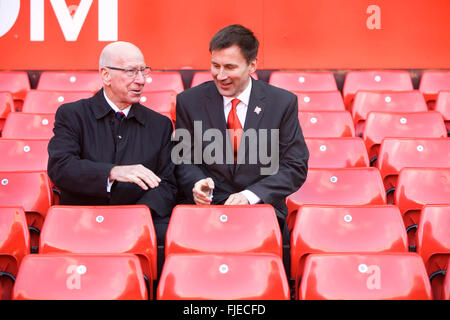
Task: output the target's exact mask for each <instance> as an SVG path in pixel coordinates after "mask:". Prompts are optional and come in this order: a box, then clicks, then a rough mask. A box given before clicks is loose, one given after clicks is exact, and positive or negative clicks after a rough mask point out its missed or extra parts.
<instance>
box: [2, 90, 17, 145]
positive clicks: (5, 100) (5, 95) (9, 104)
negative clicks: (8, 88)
mask: <svg viewBox="0 0 450 320" xmlns="http://www.w3.org/2000/svg"><path fill="white" fill-rule="evenodd" d="M11 112H14V100H13V98H12V95H11V93H9V92H0V136H1V132H2V130H3V126H4V125H5V120H6V117H7V116H8V115H9V114H10V113H11Z"/></svg>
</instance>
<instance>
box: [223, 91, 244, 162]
mask: <svg viewBox="0 0 450 320" xmlns="http://www.w3.org/2000/svg"><path fill="white" fill-rule="evenodd" d="M239 102H240V100H239V99H233V100H231V110H230V113H229V114H228V119H227V128H228V129H230V130H232V131H230V139H231V141H233V143H234V150H233V151H234V162H236V160H237V152H238V149H239V143H240V142H241V136H242V126H241V122H240V121H239V118H238V116H237V112H236V106H237V105H238V104H239Z"/></svg>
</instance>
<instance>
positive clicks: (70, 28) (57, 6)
mask: <svg viewBox="0 0 450 320" xmlns="http://www.w3.org/2000/svg"><path fill="white" fill-rule="evenodd" d="M50 2H51V3H52V6H53V11H55V15H56V18H57V19H58V22H59V25H60V26H61V30H62V32H63V33H64V37H65V38H66V41H76V40H77V38H78V35H79V34H80V30H81V27H82V26H83V24H84V21H85V20H86V16H87V14H88V12H89V9H90V8H91V5H92V0H81V2H80V5H79V6H78V9H77V12H76V13H75V15H74V17H73V18H72V16H71V15H70V11H69V8H68V7H67V5H66V2H65V0H50Z"/></svg>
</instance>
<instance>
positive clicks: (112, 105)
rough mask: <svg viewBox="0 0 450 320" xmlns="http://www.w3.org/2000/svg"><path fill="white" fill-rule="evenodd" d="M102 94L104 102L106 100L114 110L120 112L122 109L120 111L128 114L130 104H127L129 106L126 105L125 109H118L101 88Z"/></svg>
mask: <svg viewBox="0 0 450 320" xmlns="http://www.w3.org/2000/svg"><path fill="white" fill-rule="evenodd" d="M103 95H104V96H105V100H106V102H108V104H109V106H110V107H111V108H112V109H113V110H114V112H120V111H122V112H123V113H124V114H125V116H126V117H127V116H128V112H130V109H131V105H129V106H128V107H126V108H125V109H122V110H120V109H119V108H118V107H117V106H116V105H115V104H114V102H112V101H111V100H110V99H109V98H108V96H107V95H106V92H105V90H103Z"/></svg>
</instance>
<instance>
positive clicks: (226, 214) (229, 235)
mask: <svg viewBox="0 0 450 320" xmlns="http://www.w3.org/2000/svg"><path fill="white" fill-rule="evenodd" d="M174 253H176V254H178V253H272V254H275V255H277V256H279V257H280V258H282V239H281V232H280V227H279V225H278V220H277V217H276V214H275V209H274V208H273V207H272V206H270V205H267V204H261V205H248V206H237V205H236V206H221V205H216V206H196V205H178V206H176V207H175V208H174V210H173V212H172V215H171V217H170V223H169V227H168V229H167V235H166V256H168V255H170V254H174Z"/></svg>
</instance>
